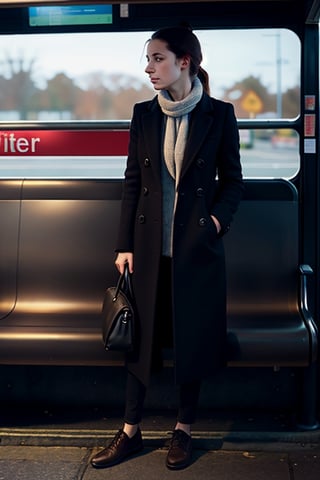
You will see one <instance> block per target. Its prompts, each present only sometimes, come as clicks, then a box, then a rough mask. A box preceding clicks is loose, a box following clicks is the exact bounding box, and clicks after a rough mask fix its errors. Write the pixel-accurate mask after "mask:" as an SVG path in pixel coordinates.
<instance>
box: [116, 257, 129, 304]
mask: <svg viewBox="0 0 320 480" xmlns="http://www.w3.org/2000/svg"><path fill="white" fill-rule="evenodd" d="M120 290H122V291H123V292H124V293H125V294H127V295H128V294H129V295H130V297H131V298H133V289H132V283H131V274H130V272H129V264H128V263H125V264H124V271H123V273H122V274H121V275H120V277H119V280H118V283H117V287H116V291H115V294H114V297H113V301H114V302H115V301H116V300H117V298H118V295H119V291H120Z"/></svg>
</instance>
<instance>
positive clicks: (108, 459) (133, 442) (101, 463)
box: [91, 429, 143, 468]
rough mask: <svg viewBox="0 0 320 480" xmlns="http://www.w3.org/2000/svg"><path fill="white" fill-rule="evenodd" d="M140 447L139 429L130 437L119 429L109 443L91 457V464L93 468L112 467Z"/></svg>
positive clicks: (137, 450)
mask: <svg viewBox="0 0 320 480" xmlns="http://www.w3.org/2000/svg"><path fill="white" fill-rule="evenodd" d="M142 448H143V443H142V438H141V431H140V429H138V431H137V433H136V434H135V435H134V436H133V437H132V438H129V437H128V435H127V434H126V433H125V432H124V431H123V430H119V432H118V433H117V434H116V435H115V437H114V439H113V440H112V441H111V443H110V445H109V446H108V447H107V448H104V449H103V450H102V451H101V452H99V453H98V454H97V455H96V456H95V457H93V458H92V459H91V465H92V466H93V467H94V468H107V467H112V466H113V465H117V464H118V463H121V462H122V460H124V459H125V458H127V457H129V456H130V455H133V454H134V453H137V452H139V451H140V450H142Z"/></svg>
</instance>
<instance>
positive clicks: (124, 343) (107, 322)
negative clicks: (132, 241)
mask: <svg viewBox="0 0 320 480" xmlns="http://www.w3.org/2000/svg"><path fill="white" fill-rule="evenodd" d="M134 337H135V311H134V307H133V293H132V284H131V275H130V272H129V267H128V264H126V265H125V268H124V272H123V274H122V275H120V278H119V280H118V284H117V286H116V287H109V288H108V289H107V290H106V293H105V296H104V301H103V307H102V339H103V344H104V348H105V349H106V350H115V351H121V352H129V351H131V350H133V347H134Z"/></svg>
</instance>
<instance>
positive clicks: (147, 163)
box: [144, 158, 150, 167]
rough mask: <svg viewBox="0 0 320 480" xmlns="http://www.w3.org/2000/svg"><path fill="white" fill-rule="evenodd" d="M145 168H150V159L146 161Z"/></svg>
mask: <svg viewBox="0 0 320 480" xmlns="http://www.w3.org/2000/svg"><path fill="white" fill-rule="evenodd" d="M144 166H145V167H150V159H149V158H145V159H144Z"/></svg>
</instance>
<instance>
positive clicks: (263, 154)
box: [240, 128, 300, 179]
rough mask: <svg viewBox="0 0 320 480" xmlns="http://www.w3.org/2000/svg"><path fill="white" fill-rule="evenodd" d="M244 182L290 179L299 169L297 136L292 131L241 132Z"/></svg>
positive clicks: (246, 130) (245, 130) (244, 130)
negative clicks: (254, 179) (245, 180)
mask: <svg viewBox="0 0 320 480" xmlns="http://www.w3.org/2000/svg"><path fill="white" fill-rule="evenodd" d="M240 147H241V163H242V167H243V174H244V176H245V177H246V178H257V177H262V178H286V179H289V178H292V177H294V176H295V175H296V174H297V172H298V170H299V165H300V160H299V135H298V133H297V132H296V131H295V130H293V129H289V128H286V129H274V130H272V129H270V130H248V129H243V130H240Z"/></svg>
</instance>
